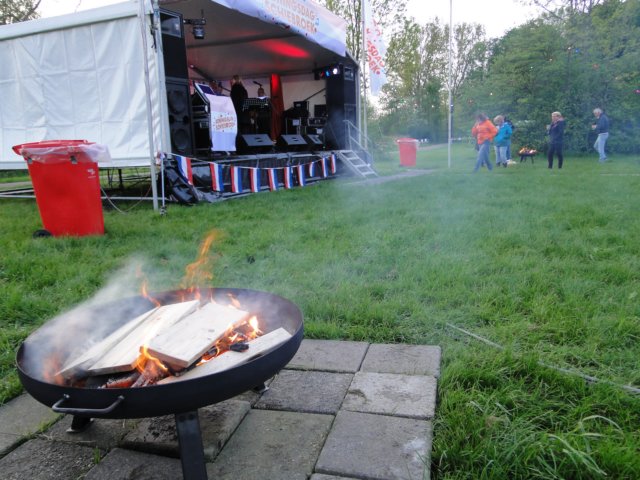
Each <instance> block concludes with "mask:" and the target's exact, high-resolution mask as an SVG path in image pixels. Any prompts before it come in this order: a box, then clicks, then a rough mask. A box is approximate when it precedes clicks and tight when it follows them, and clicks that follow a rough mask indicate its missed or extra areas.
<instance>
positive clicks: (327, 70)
mask: <svg viewBox="0 0 640 480" xmlns="http://www.w3.org/2000/svg"><path fill="white" fill-rule="evenodd" d="M336 75H342V65H341V64H336V65H327V66H326V67H322V68H316V69H315V70H314V71H313V76H314V78H315V79H316V80H320V79H321V78H329V77H335V76H336Z"/></svg>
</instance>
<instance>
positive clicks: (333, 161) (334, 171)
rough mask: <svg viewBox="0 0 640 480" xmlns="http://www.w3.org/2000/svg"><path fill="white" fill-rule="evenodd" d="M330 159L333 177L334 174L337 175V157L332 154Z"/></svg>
mask: <svg viewBox="0 0 640 480" xmlns="http://www.w3.org/2000/svg"><path fill="white" fill-rule="evenodd" d="M329 158H330V160H331V163H330V165H331V174H332V175H333V174H335V173H336V156H335V154H333V153H332V154H331V157H329Z"/></svg>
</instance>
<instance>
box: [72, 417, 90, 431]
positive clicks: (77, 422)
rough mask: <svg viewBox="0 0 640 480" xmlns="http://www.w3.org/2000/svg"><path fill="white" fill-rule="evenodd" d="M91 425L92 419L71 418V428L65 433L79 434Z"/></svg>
mask: <svg viewBox="0 0 640 480" xmlns="http://www.w3.org/2000/svg"><path fill="white" fill-rule="evenodd" d="M92 423H93V418H90V417H79V416H77V415H74V416H73V420H71V426H70V427H69V428H67V433H80V432H84V431H85V430H86V429H87V428H89V427H90V426H91V424H92Z"/></svg>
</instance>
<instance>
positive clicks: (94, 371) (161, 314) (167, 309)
mask: <svg viewBox="0 0 640 480" xmlns="http://www.w3.org/2000/svg"><path fill="white" fill-rule="evenodd" d="M199 303H200V302H199V301H198V300H192V301H189V302H181V303H173V304H170V305H163V306H162V307H159V308H158V309H157V310H156V311H155V312H154V313H152V314H151V315H150V316H149V317H147V319H146V320H145V321H144V322H142V323H141V324H140V325H138V327H136V328H135V329H134V330H132V331H131V332H130V333H129V334H128V335H127V336H126V337H124V338H122V339H121V341H120V342H119V343H118V344H117V345H115V346H114V347H113V348H112V349H111V350H109V351H108V352H107V353H106V354H105V355H104V356H103V357H101V358H100V359H99V360H98V361H97V362H96V363H94V364H93V365H91V367H89V369H88V372H89V374H90V375H102V374H106V373H117V372H128V371H130V370H133V369H134V368H135V366H136V362H137V360H138V357H139V356H140V347H142V346H143V345H146V344H148V343H149V341H150V340H151V339H152V338H153V337H155V336H156V335H158V334H159V333H160V332H163V331H164V330H165V329H167V328H169V327H170V326H171V325H173V324H174V323H176V322H178V321H179V320H181V319H182V318H183V317H185V316H186V315H189V314H190V313H192V312H193V311H194V310H195V309H196V308H198V304H199Z"/></svg>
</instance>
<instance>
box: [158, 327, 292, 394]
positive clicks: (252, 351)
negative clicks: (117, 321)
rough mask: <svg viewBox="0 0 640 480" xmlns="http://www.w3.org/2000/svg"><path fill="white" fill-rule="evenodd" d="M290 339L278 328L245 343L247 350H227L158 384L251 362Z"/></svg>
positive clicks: (186, 378)
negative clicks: (178, 375)
mask: <svg viewBox="0 0 640 480" xmlns="http://www.w3.org/2000/svg"><path fill="white" fill-rule="evenodd" d="M290 338H291V334H290V333H289V332H287V331H286V330H285V329H284V328H278V329H276V330H274V331H272V332H269V333H266V334H264V335H262V336H261V337H258V338H256V339H255V340H251V341H250V342H247V345H248V348H247V349H245V351H242V352H236V351H233V350H227V351H226V352H224V353H222V354H220V355H219V356H217V357H215V358H214V359H212V360H210V361H208V362H205V363H203V364H202V365H198V368H194V369H193V370H190V371H188V372H186V373H185V374H183V375H181V376H180V377H167V378H163V379H162V380H160V381H159V382H158V383H159V384H165V383H170V382H175V381H180V380H190V379H193V378H198V377H203V376H206V375H211V374H213V373H217V372H221V371H223V370H228V369H230V368H233V367H236V366H238V365H241V364H243V363H246V362H248V361H249V360H253V359H254V358H257V357H259V356H261V355H264V354H266V353H268V352H270V351H271V350H273V349H274V348H275V347H277V346H278V345H281V344H283V343H284V342H286V341H287V340H289V339H290Z"/></svg>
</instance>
